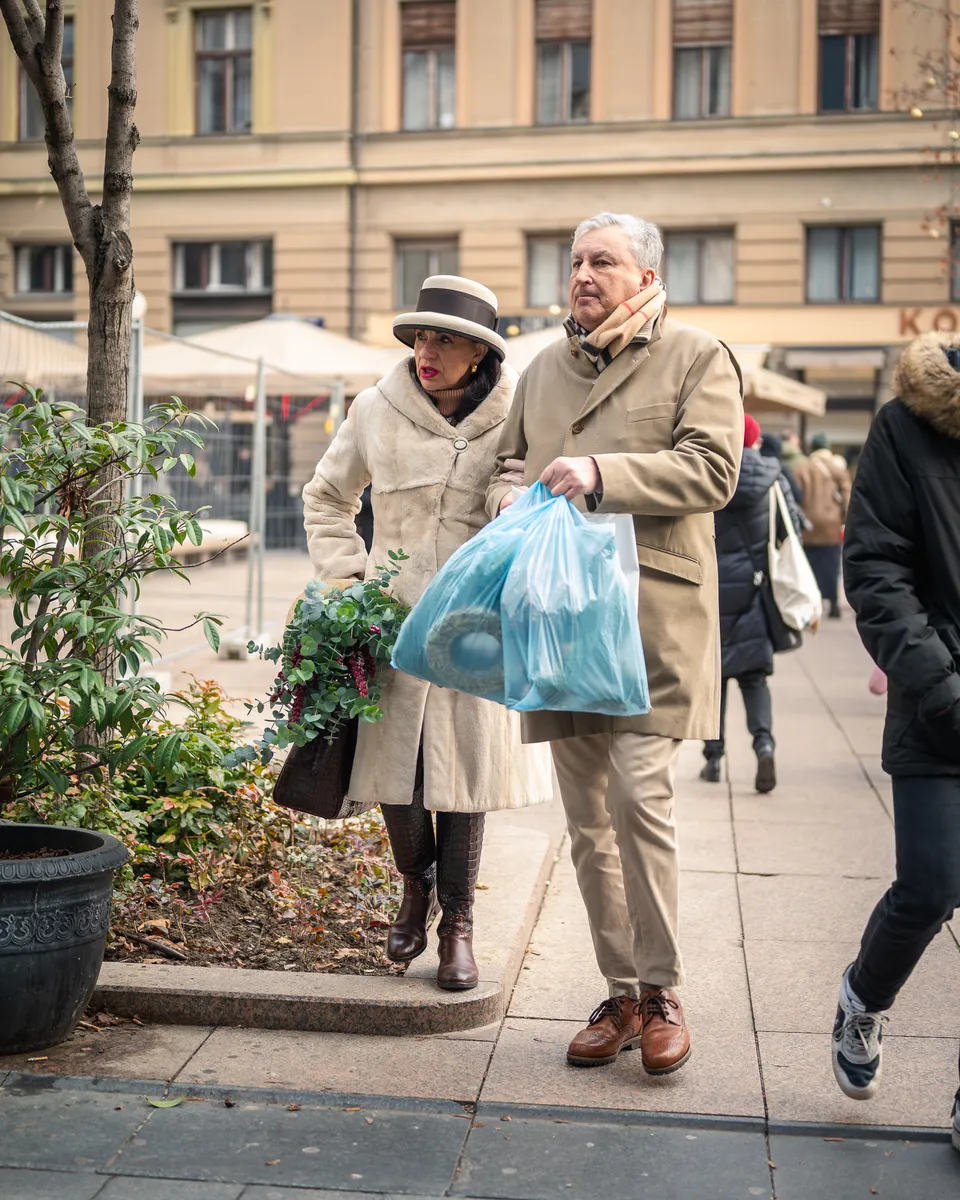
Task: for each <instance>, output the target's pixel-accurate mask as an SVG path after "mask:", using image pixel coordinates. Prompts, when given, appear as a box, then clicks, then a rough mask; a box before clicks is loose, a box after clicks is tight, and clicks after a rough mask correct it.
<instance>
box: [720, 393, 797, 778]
mask: <svg viewBox="0 0 960 1200" xmlns="http://www.w3.org/2000/svg"><path fill="white" fill-rule="evenodd" d="M743 422H744V433H743V442H744V449H743V459H742V461H741V463H740V478H739V480H738V482H737V490H736V492H734V495H733V499H732V500H731V501H730V503H729V504H728V505H727V506H726V508H723V509H721V510H720V512H718V513H717V514H716V516H715V517H714V521H715V524H716V533H717V563H718V566H719V569H720V651H721V668H720V675H721V678H720V736H719V737H716V738H711V739H710V740H708V741H705V742H704V744H703V756H704V758H705V759H706V762H705V763H704V766H703V770H702V771H701V772H700V778H701V779H705V780H707V781H708V782H709V783H719V782H720V775H721V763H722V761H723V756H724V753H725V741H724V730H725V726H726V715H727V691H728V687H729V683H730V680H731V679H735V680H736V681H737V684H738V686H739V688H740V694H741V695H742V696H743V705H744V708H745V709H746V710H747V728H748V729H749V730H750V733H751V734H752V736H753V751H754V754H756V756H757V772H756V778H755V780H754V786H755V787H756V789H757V791H758V792H761V793H766V792H772V791H773V789H774V788H775V787H776V786H777V772H776V766H775V762H774V750H775V748H776V743H775V741H774V737H773V700H772V697H771V695H770V688H769V686H768V684H767V678H768V676H770V675H772V674H773V641H772V639H771V636H770V629H769V626H768V625H767V616H766V606H765V604H764V600H763V595H762V591H761V589H762V587H763V586H764V585H765V583H766V580H767V571H768V563H769V559H768V555H767V547H768V544H769V541H770V493H771V491H772V489H773V488H774V486H775V485H776V484H778V483H779V484H780V487H781V488H782V489H783V494H784V496H785V498H786V501H787V507H788V508H789V510H790V516H791V519H792V520H793V524H794V527H795V529H796V531H797V533H800V531H801V525H802V518H801V516H800V510H799V508H798V507H797V504H796V502H795V500H794V497H793V491H792V489H791V487H790V481H789V479H788V478H787V474H786V471H785V470H784V469H783V467H782V466H781V464H780V460H779V459H778V458H775V457H770V456H768V455H764V454H762V453H761V451H760V446H761V441H762V435H761V432H760V426H759V425H758V424H757V422H756V420H755V419H754V418H753V417H751V416H750V415H749V413H748V414H746V415H745V416H744V418H743ZM777 525H778V527H779V525H780V518H779V513H778V514H777Z"/></svg>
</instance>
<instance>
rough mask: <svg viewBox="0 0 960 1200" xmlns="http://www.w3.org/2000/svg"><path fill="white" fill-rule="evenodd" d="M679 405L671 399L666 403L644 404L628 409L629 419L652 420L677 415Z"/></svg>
mask: <svg viewBox="0 0 960 1200" xmlns="http://www.w3.org/2000/svg"><path fill="white" fill-rule="evenodd" d="M676 415H677V406H676V404H675V403H674V402H673V401H672V400H669V401H667V402H666V403H664V404H642V405H640V406H639V407H638V408H628V409H627V420H628V421H652V420H654V419H655V418H657V417H675V416H676Z"/></svg>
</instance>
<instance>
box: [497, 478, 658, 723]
mask: <svg viewBox="0 0 960 1200" xmlns="http://www.w3.org/2000/svg"><path fill="white" fill-rule="evenodd" d="M528 497H529V499H528ZM528 497H524V500H526V501H527V505H530V506H533V507H532V511H533V513H534V518H535V519H534V520H533V522H532V523H530V524H529V525H526V526H525V527H524V538H523V542H522V545H521V546H520V547H519V549H518V550H517V552H516V553H515V555H514V557H513V562H512V565H511V567H510V569H509V571H508V573H507V577H506V580H505V582H504V584H503V587H502V590H501V594H500V619H501V630H502V638H503V657H504V694H505V700H506V704H507V707H508V708H511V709H514V710H516V711H518V712H535V711H540V710H547V711H552V712H591V713H603V714H605V715H607V716H615V717H629V716H642V715H643V714H644V713H647V712H649V711H650V698H649V692H648V688H647V672H646V665H645V663H644V657H643V647H642V644H641V641H640V626H639V622H638V619H637V610H636V606H635V604H634V599H633V595H632V594H631V589H630V587H629V585H628V583H627V579H626V576H625V575H624V573H623V570H622V568H621V566H620V561H619V559H618V557H617V549H616V539H615V535H614V532H613V529H612V528H611V527H609V526H602V525H591V524H590V523H589V522H588V521H586V520H585V519H584V517H583V516H582V515H581V514H580V513H579V512H578V511H577V510H576V509H575V508H574V507H573V505H572V504H570V503H569V501H567V500H565V499H564V498H563V497H562V496H559V497H552V496H551V495H550V493H549V492H548V491H547V490H546V489H545V488H543V487H542V485H540V484H537V485H536V486H535V487H534V488H532V489H531V491H530V493H528Z"/></svg>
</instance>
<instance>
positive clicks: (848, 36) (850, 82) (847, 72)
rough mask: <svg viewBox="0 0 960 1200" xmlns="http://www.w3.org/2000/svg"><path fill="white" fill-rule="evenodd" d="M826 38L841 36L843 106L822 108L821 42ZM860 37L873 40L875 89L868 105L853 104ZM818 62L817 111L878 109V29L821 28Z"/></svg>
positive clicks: (826, 113) (839, 111)
mask: <svg viewBox="0 0 960 1200" xmlns="http://www.w3.org/2000/svg"><path fill="white" fill-rule="evenodd" d="M827 38H843V39H844V42H845V46H844V59H843V62H844V66H843V108H824V105H823V85H824V70H823V58H824V55H823V43H824V42H825V41H826V40H827ZM860 38H871V39H872V40H873V74H874V78H875V87H876V90H875V92H874V95H873V97H872V100H873V103H872V104H870V105H856V104H854V99H855V97H854V88H855V86H856V62H857V57H856V46H857V41H858V39H860ZM818 51H819V56H818V62H817V112H818V113H821V114H824V115H830V114H831V113H874V112H879V111H880V34H879V31H877V32H874V33H828V32H825V31H823V30H821V31H820V33H819V35H818Z"/></svg>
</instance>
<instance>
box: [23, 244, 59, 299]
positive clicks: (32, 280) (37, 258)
mask: <svg viewBox="0 0 960 1200" xmlns="http://www.w3.org/2000/svg"><path fill="white" fill-rule="evenodd" d="M14 263H15V270H16V288H17V291H18V292H20V293H22V294H24V295H26V294H28V293H33V294H36V295H41V296H65V295H70V294H72V292H73V247H72V246H71V245H69V243H65V244H62V245H57V246H17V247H16V248H15V250H14Z"/></svg>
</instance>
